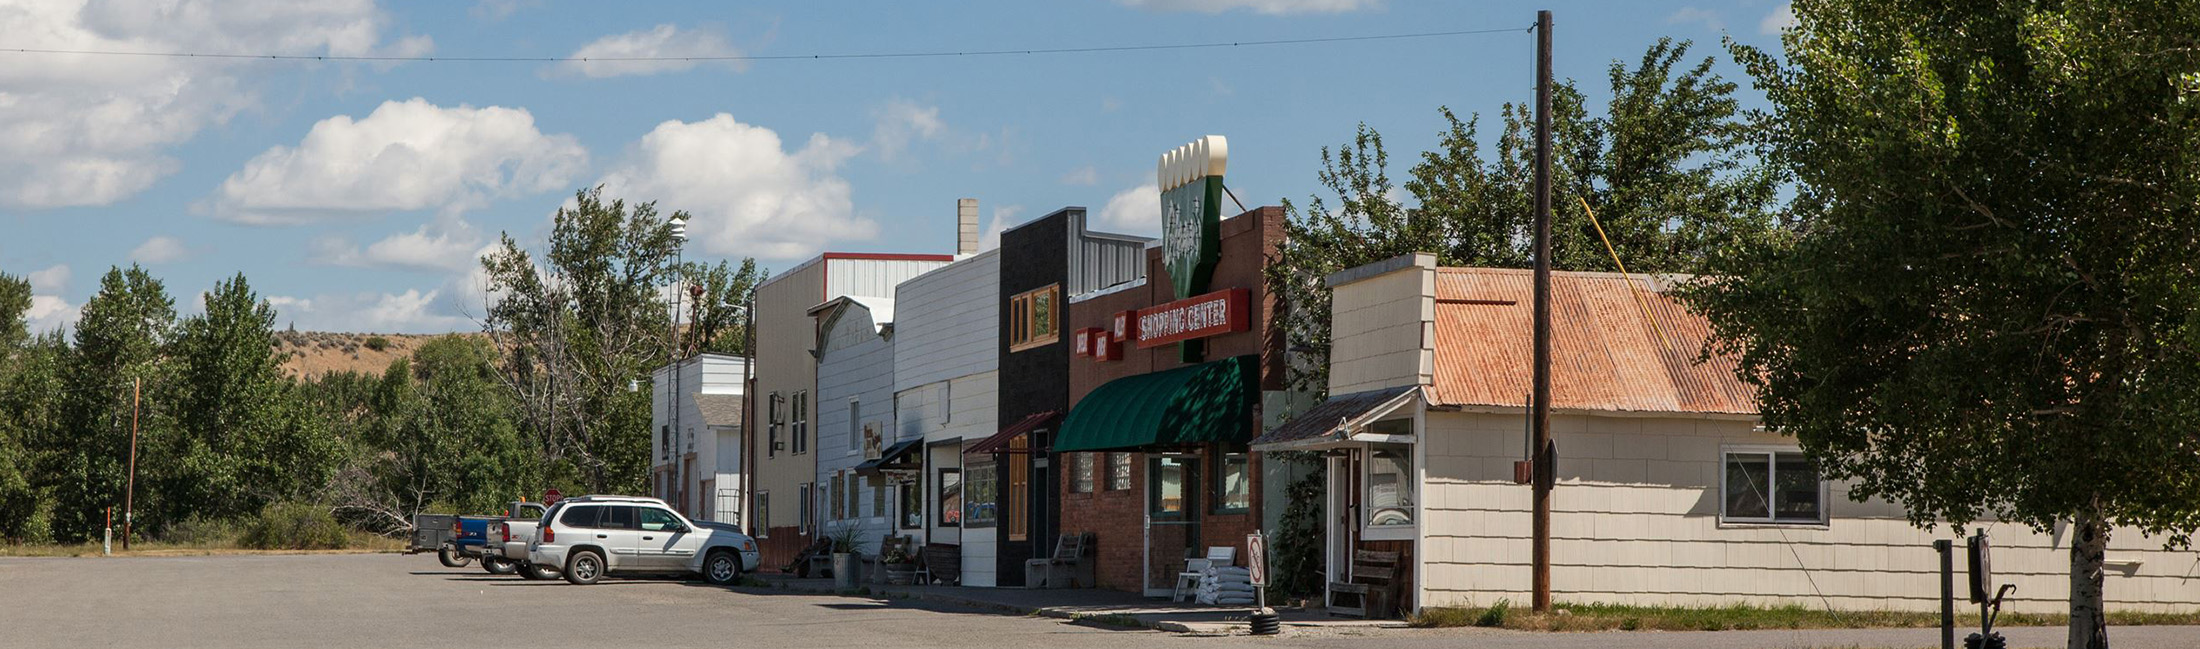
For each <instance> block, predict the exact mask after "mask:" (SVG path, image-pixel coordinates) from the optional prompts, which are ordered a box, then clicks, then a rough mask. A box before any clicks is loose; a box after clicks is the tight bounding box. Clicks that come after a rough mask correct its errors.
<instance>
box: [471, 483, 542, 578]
mask: <svg viewBox="0 0 2200 649" xmlns="http://www.w3.org/2000/svg"><path fill="white" fill-rule="evenodd" d="M545 509H548V507H546V506H544V505H543V504H542V503H532V502H526V501H513V502H512V504H511V506H510V507H508V508H506V509H505V510H504V514H503V515H500V516H460V517H458V519H457V520H454V521H451V549H452V554H455V555H457V556H460V557H466V558H470V559H480V560H481V567H482V569H484V570H487V571H489V574H494V575H509V574H512V573H515V572H518V571H519V568H520V566H519V562H516V561H513V560H511V559H507V558H505V557H504V554H503V548H502V547H501V545H500V546H499V547H497V548H496V549H495V550H494V551H486V549H487V548H488V547H489V546H490V545H491V544H490V543H489V541H490V538H489V537H490V536H491V535H493V534H495V533H496V532H497V530H498V527H497V526H498V525H499V524H501V523H503V522H504V521H507V520H538V519H541V518H542V512H543V510H545ZM500 540H501V539H500Z"/></svg>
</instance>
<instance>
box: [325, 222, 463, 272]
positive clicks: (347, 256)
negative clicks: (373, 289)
mask: <svg viewBox="0 0 2200 649" xmlns="http://www.w3.org/2000/svg"><path fill="white" fill-rule="evenodd" d="M481 244H482V236H481V233H480V232H479V231H477V230H475V229H474V227H473V225H471V224H468V223H466V222H465V221H462V220H458V219H438V220H436V221H435V222H432V223H426V224H423V225H421V226H420V228H419V229H417V230H414V231H412V232H403V233H398V234H393V235H390V236H388V237H386V238H383V239H382V240H380V241H376V242H374V243H372V244H368V245H367V247H366V249H364V250H362V249H360V248H359V247H358V246H356V245H353V244H352V243H351V242H350V241H347V240H344V239H340V238H338V239H322V240H320V241H316V242H314V244H313V253H314V256H315V258H316V259H315V261H316V262H318V263H323V264H328V265H332V266H358V267H362V268H400V269H407V270H433V271H452V272H459V271H464V270H466V269H468V268H472V267H476V266H480V265H481V262H480V255H477V254H474V253H475V251H476V250H477V249H479V248H480V247H481Z"/></svg>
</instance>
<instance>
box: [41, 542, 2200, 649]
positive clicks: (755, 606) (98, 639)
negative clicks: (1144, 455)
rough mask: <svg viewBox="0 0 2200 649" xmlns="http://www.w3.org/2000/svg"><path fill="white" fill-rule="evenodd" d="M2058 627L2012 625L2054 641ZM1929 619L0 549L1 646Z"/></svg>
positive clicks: (1369, 633) (1351, 633) (1011, 641)
mask: <svg viewBox="0 0 2200 649" xmlns="http://www.w3.org/2000/svg"><path fill="white" fill-rule="evenodd" d="M2060 633H2061V630H2060V629H2020V630H2018V633H2017V634H2015V635H2014V638H2015V639H2016V640H2017V641H2018V642H2016V643H2015V644H2014V645H2013V646H2051V645H2052V644H2053V643H2056V642H2059V638H2060V635H2059V634H2060ZM2112 636H2113V637H2114V638H2115V640H2116V645H2117V646H2118V647H2123V648H2126V649H2171V648H2178V649H2184V648H2188V647H2195V646H2200V628H2193V627H2147V628H2119V629H2116V630H2114V631H2113V632H2112ZM1935 639H1936V636H1935V634H1934V633H1933V632H1932V631H1930V630H1923V629H1908V630H1868V631H1814V632H1801V631H1758V632H1732V633H1637V634H1615V633H1601V634H1549V633H1516V632H1504V631H1489V630H1482V629H1445V630H1408V629H1388V630H1385V629H1341V630H1340V629H1330V630H1312V631H1310V630H1293V631H1290V632H1289V635H1287V636H1285V637H1281V638H1250V637H1243V636H1238V637H1195V636H1185V635H1177V634H1169V633H1161V632H1155V631H1146V630H1132V629H1121V628H1115V627H1106V626H1100V625H1094V624H1080V623H1068V622H1063V621H1061V620H1055V619H1051V618H1037V617H1024V616H1018V615H1004V614H1000V613H997V612H992V611H979V610H969V609H957V608H953V607H944V606H933V605H925V604H920V603H912V602H906V601H896V602H878V601H872V600H867V599H858V598H846V597H833V596H818V595H798V594H792V593H788V592H785V591H770V590H764V591H739V592H737V591H729V590H727V589H723V588H717V587H712V586H708V585H704V584H701V583H694V582H680V581H671V580H633V581H606V582H604V583H603V584H599V585H596V586H589V587H579V586H571V585H568V584H566V583H564V582H562V581H559V582H530V581H524V580H521V579H519V578H518V577H506V576H492V575H489V574H487V573H484V572H482V571H481V570H480V569H479V568H465V569H453V568H444V567H443V566H442V565H441V564H438V563H436V561H435V559H434V558H432V557H428V556H426V555H421V556H412V557H407V556H401V555H388V554H382V555H254V556H219V557H136V558H110V559H32V558H0V647H90V646H99V647H158V648H161V649H174V648H188V647H239V648H252V647H307V646H321V647H437V648H441V649H448V648H450V647H461V646H463V647H507V646H510V647H527V648H528V649H550V648H556V647H588V648H590V649H602V648H606V647H627V646H647V647H653V648H665V649H672V648H680V647H768V648H771V649H796V648H801V647H833V648H847V647H953V648H957V649H974V648H982V647H1046V648H1048V649H1077V648H1081V647H1138V648H1141V649H1143V648H1145V647H1163V648H1170V647H1207V648H1221V647H1254V646H1258V647H1337V648H1344V647H1353V648H1357V649H1365V648H1366V647H1369V646H1382V647H1385V648H1386V649H1387V648H1391V647H1409V648H1410V647H1428V648H1434V647H1461V646H1474V647H1499V648H1503V647H1513V648H1521V649H1530V648H1558V647H1607V646H1625V647H1633V648H1644V647H1674V648H1684V649H1751V648H1758V647H1780V648H1787V647H1913V648H1914V647H1926V646H1931V645H1933V644H1935Z"/></svg>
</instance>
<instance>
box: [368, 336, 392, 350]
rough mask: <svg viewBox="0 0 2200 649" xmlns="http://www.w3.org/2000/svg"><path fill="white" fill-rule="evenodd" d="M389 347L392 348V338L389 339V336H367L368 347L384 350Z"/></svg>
mask: <svg viewBox="0 0 2200 649" xmlns="http://www.w3.org/2000/svg"><path fill="white" fill-rule="evenodd" d="M389 348H390V339H388V338H383V337H381V336H368V337H367V349H372V350H374V351H382V350H385V349H389Z"/></svg>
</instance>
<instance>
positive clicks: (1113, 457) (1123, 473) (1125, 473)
mask: <svg viewBox="0 0 2200 649" xmlns="http://www.w3.org/2000/svg"><path fill="white" fill-rule="evenodd" d="M1129 488H1131V454H1129V453H1109V454H1108V491H1121V490H1124V489H1129Z"/></svg>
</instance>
